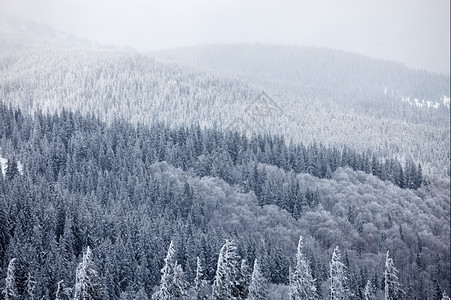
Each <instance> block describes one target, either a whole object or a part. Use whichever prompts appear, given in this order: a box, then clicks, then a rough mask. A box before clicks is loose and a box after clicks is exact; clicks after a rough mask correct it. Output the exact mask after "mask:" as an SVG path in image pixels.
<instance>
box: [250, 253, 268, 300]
mask: <svg viewBox="0 0 451 300" xmlns="http://www.w3.org/2000/svg"><path fill="white" fill-rule="evenodd" d="M267 284H268V283H267V281H266V279H265V277H264V276H263V274H262V271H261V269H260V264H259V262H258V259H255V261H254V269H253V271H252V276H251V284H250V285H249V296H248V298H247V299H248V300H266V299H268V290H267Z"/></svg>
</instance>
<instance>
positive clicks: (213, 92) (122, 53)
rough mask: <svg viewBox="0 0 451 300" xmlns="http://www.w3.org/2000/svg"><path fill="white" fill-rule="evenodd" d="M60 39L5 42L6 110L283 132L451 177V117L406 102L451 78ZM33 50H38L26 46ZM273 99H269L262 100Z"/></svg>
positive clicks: (313, 59) (269, 52) (250, 49)
mask: <svg viewBox="0 0 451 300" xmlns="http://www.w3.org/2000/svg"><path fill="white" fill-rule="evenodd" d="M16 27H17V26H16ZM21 28H22V27H21ZM27 28H28V27H27ZM36 31H38V32H40V33H42V34H36V33H35V32H36ZM5 32H6V30H5ZM49 32H50V33H49ZM51 32H52V31H49V30H47V29H42V30H31V31H27V30H23V31H17V30H16V31H11V30H10V31H8V33H5V34H3V35H1V39H0V45H2V46H1V48H0V49H2V50H1V51H0V72H1V73H0V95H1V96H2V99H3V101H5V103H11V104H14V105H18V106H20V107H21V108H22V109H25V110H28V111H35V110H37V109H41V110H43V111H47V110H49V111H55V110H60V109H61V108H68V109H72V110H74V111H80V112H83V113H86V114H90V113H94V114H96V115H98V116H99V117H101V118H102V119H103V120H105V121H107V122H112V121H114V120H115V119H117V118H123V119H126V120H128V121H131V122H132V123H135V124H136V123H145V124H151V123H153V122H157V121H163V122H165V123H167V124H169V125H171V126H180V125H190V124H200V125H201V126H206V127H217V128H222V129H233V130H241V131H244V132H248V133H250V134H252V133H271V134H283V135H284V136H285V137H286V139H287V141H294V142H304V143H311V142H321V143H323V144H327V145H339V146H344V145H347V146H350V147H352V148H354V149H356V150H361V151H367V150H370V151H374V152H378V153H379V154H380V155H382V156H384V157H387V158H391V157H394V156H395V157H398V158H401V159H402V160H404V159H406V158H412V159H414V161H416V162H420V163H422V164H423V167H424V171H425V172H426V173H436V174H449V163H448V162H449V138H450V134H449V125H448V124H449V109H448V108H446V107H445V106H443V105H440V106H439V107H438V108H437V109H435V108H429V109H428V108H425V107H418V106H415V105H409V104H408V103H407V102H405V101H402V96H403V95H408V96H410V97H412V99H413V97H418V98H420V99H434V101H439V100H440V99H442V98H441V97H443V95H448V97H449V87H445V83H446V82H447V80H448V79H447V78H446V77H445V76H441V75H434V74H428V73H425V72H420V71H411V70H409V69H407V68H405V67H403V66H402V65H399V64H393V63H389V62H381V61H376V60H371V59H368V58H365V57H361V56H358V55H354V54H348V53H343V52H339V51H332V50H324V49H316V48H299V47H285V46H261V45H238V46H211V47H198V48H186V49H179V50H173V51H168V52H167V53H158V54H157V57H166V62H164V61H160V60H158V59H157V60H156V59H154V58H153V57H149V56H148V55H144V54H140V53H137V52H135V51H131V50H128V49H119V48H105V47H93V46H91V45H88V44H85V45H81V44H75V45H74V43H72V42H71V41H72V40H71V39H70V40H69V41H67V42H65V40H64V39H60V38H58V37H59V35H58V34H53V33H51ZM17 40H20V41H21V43H17ZM27 43H31V44H33V45H34V46H33V47H30V48H27V47H23V45H24V44H27ZM185 51H186V54H183V55H182V53H185ZM171 53H172V54H171ZM176 54H179V55H180V57H188V58H192V59H191V60H192V61H201V62H202V63H198V64H197V65H200V66H201V67H193V66H194V65H195V64H194V63H191V64H190V65H189V66H182V65H181V64H180V61H183V60H186V61H188V60H189V59H188V58H184V59H181V58H180V59H177V63H174V62H169V63H168V62H167V57H169V56H170V55H172V57H175V58H176V57H177V55H176ZM199 57H203V60H202V59H200V58H199ZM175 58H174V60H176V59H175ZM290 62H292V63H290ZM202 66H203V67H202ZM368 70H369V71H368ZM398 77H399V78H398ZM397 78H398V79H397ZM410 78H412V80H410ZM448 81H449V80H448ZM409 88H410V89H409ZM386 90H387V91H388V92H386ZM392 90H393V94H392V92H391V91H392ZM262 91H265V92H266V95H267V96H268V99H266V100H265V99H262V98H261V97H260V98H258V96H259V95H260V94H261V92H262ZM446 93H448V94H446ZM267 100H268V101H269V102H268V101H267ZM431 101H432V100H431ZM276 107H277V109H276Z"/></svg>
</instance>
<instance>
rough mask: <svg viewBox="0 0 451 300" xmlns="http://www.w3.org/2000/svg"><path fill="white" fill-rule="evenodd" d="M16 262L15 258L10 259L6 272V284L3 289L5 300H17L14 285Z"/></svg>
mask: <svg viewBox="0 0 451 300" xmlns="http://www.w3.org/2000/svg"><path fill="white" fill-rule="evenodd" d="M16 261H17V259H16V258H13V259H11V260H10V261H9V264H8V269H7V270H6V282H5V288H4V289H3V295H4V297H5V300H15V299H19V293H18V291H17V285H16Z"/></svg>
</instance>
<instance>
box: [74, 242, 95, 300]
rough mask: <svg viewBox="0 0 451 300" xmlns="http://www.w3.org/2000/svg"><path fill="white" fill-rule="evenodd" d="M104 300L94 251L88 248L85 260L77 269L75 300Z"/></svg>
mask: <svg viewBox="0 0 451 300" xmlns="http://www.w3.org/2000/svg"><path fill="white" fill-rule="evenodd" d="M97 299H102V292H101V286H100V279H99V276H98V275H97V271H96V269H95V265H94V262H93V260H92V251H91V248H90V247H89V246H88V247H87V248H86V252H85V253H83V259H82V261H81V262H80V264H79V265H78V267H77V271H76V279H75V286H74V300H97Z"/></svg>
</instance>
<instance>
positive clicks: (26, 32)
mask: <svg viewBox="0 0 451 300" xmlns="http://www.w3.org/2000/svg"><path fill="white" fill-rule="evenodd" d="M87 46H91V43H90V42H89V41H88V40H86V39H82V38H78V37H76V36H74V35H71V34H67V33H65V32H62V31H58V30H55V29H53V28H52V27H50V26H48V25H46V24H41V23H36V22H31V21H28V20H24V19H19V18H13V17H5V16H0V53H1V52H3V51H11V50H13V51H19V50H23V51H27V50H30V49H34V48H55V47H64V48H67V47H87Z"/></svg>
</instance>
